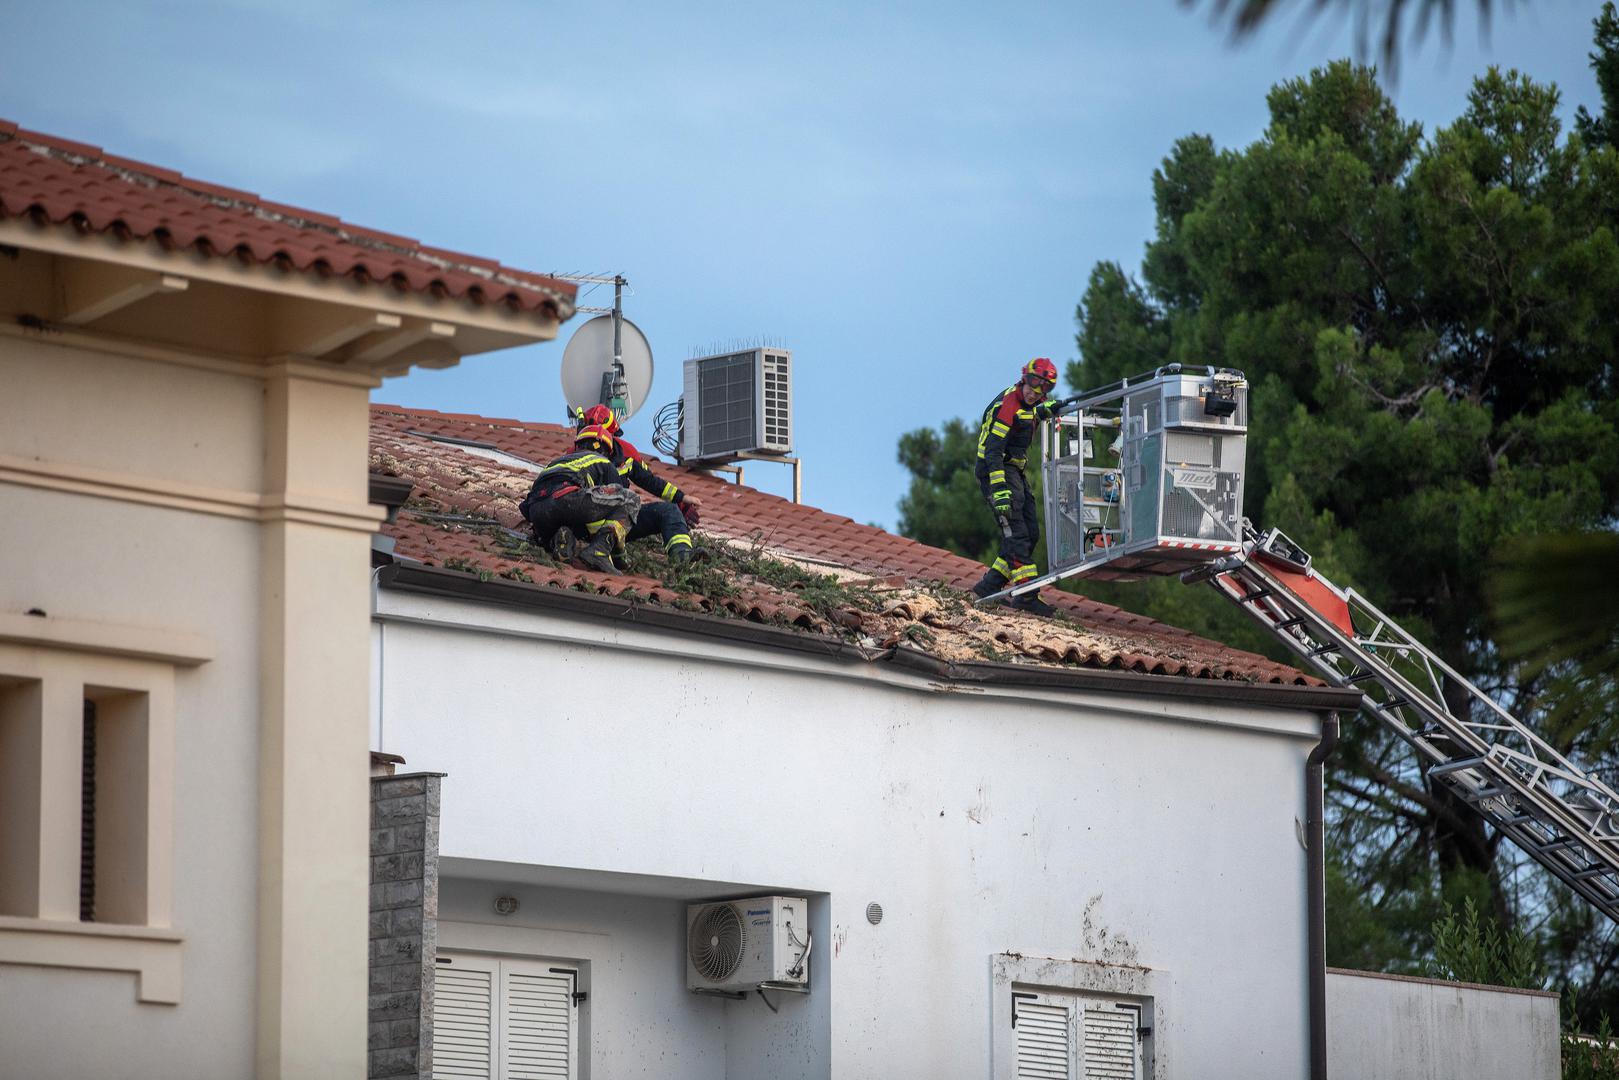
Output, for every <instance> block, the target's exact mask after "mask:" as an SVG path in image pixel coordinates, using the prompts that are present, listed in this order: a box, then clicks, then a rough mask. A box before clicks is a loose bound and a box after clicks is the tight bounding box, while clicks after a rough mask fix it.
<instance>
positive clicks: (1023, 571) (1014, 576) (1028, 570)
mask: <svg viewBox="0 0 1619 1080" xmlns="http://www.w3.org/2000/svg"><path fill="white" fill-rule="evenodd" d="M1039 572H1040V568H1039V567H1038V566H1036V565H1035V564H1034V563H1024V564H1023V565H1022V566H1019V567H1017V568H1016V569H1014V570H1013V571H1012V572H1011V574H1009V575H1007V576H1008V577H1010V578H1011V580H1012V584H1014V585H1016V584H1017V583H1018V582H1020V581H1028V580H1029V579H1030V578H1032V577H1034V576H1035V575H1036V574H1038V573H1039Z"/></svg>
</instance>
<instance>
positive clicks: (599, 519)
mask: <svg viewBox="0 0 1619 1080" xmlns="http://www.w3.org/2000/svg"><path fill="white" fill-rule="evenodd" d="M612 445H613V437H612V436H611V435H609V434H608V433H607V432H606V430H604V429H603V428H600V427H595V426H592V427H587V428H584V429H583V430H581V431H580V432H579V433H578V434H577V435H575V436H574V451H573V453H571V454H564V455H563V456H562V457H559V458H557V459H556V460H555V461H553V462H551V464H549V465H547V466H546V467H545V468H544V469H541V470H540V475H539V476H538V477H536V478H535V480H534V486H533V487H532V488H530V489H529V492H528V498H526V499H524V500H523V502H522V504H521V505H520V506H519V507H518V509H519V510H520V511H521V512H522V514H523V517H524V518H525V519H526V520H527V521H528V522H529V524H531V525H533V526H534V538H535V540H537V541H539V543H540V544H542V545H545V544H549V543H550V541H551V538H552V537H553V536H555V535H556V533H557V530H559V529H563V528H567V529H570V530H572V532H573V533H574V534H575V535H576V536H579V537H581V538H586V539H587V540H588V543H587V545H586V547H585V548H584V549H583V550H582V551H580V552H579V554H578V558H579V561H580V562H582V563H584V564H585V565H586V566H588V567H590V568H591V569H592V570H600V571H602V572H603V573H606V574H617V573H620V572H621V571H620V570H619V569H618V567H616V566H614V565H613V556H614V555H615V554H617V553H619V552H621V551H623V550H624V538H625V537H626V536H628V535H629V532H630V524H631V522H633V521H634V520H635V515H636V513H637V512H638V511H639V510H640V509H641V497H640V496H639V495H637V494H636V493H635V492H633V491H631V490H630V489H629V488H627V487H625V486H624V485H623V484H622V483H620V482H619V479H620V478H619V475H618V468H617V467H616V466H614V464H613V462H612V459H611V458H609V457H608V456H607V454H608V453H611V448H612Z"/></svg>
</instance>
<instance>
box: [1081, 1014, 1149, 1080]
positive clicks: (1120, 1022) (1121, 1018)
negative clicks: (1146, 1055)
mask: <svg viewBox="0 0 1619 1080" xmlns="http://www.w3.org/2000/svg"><path fill="white" fill-rule="evenodd" d="M1140 1022H1141V1020H1140V1014H1139V1013H1137V1012H1136V1011H1135V1010H1134V1009H1131V1008H1123V1007H1119V1006H1114V1005H1089V1004H1087V1005H1086V1006H1085V1021H1084V1027H1085V1080H1136V1027H1137V1025H1138V1024H1140Z"/></svg>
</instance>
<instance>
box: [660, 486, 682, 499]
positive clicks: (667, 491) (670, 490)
mask: <svg viewBox="0 0 1619 1080" xmlns="http://www.w3.org/2000/svg"><path fill="white" fill-rule="evenodd" d="M679 494H680V489H679V488H677V487H675V486H674V485H673V484H671V483H669V482H668V481H665V482H664V485H663V497H664V499H665V500H667V501H668V502H674V501H675V496H676V495H679Z"/></svg>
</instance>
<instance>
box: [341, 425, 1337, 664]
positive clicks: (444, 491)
mask: <svg viewBox="0 0 1619 1080" xmlns="http://www.w3.org/2000/svg"><path fill="white" fill-rule="evenodd" d="M570 449H572V434H571V432H570V431H569V430H568V429H566V428H564V427H562V426H560V425H555V424H538V423H524V422H521V421H517V420H505V419H494V418H489V417H481V416H470V415H464V414H449V413H438V412H431V411H427V410H414V409H403V408H398V407H395V406H388V405H376V406H373V407H372V411H371V469H372V471H373V472H374V473H381V474H384V475H389V476H397V477H401V478H405V479H408V480H409V481H411V484H412V490H411V497H410V499H409V501H408V502H407V503H406V505H405V507H404V508H402V509H401V511H400V512H399V514H398V515H397V518H396V520H394V521H393V522H391V523H390V524H388V525H385V526H384V527H383V532H384V533H385V534H386V535H388V536H390V537H392V538H393V540H394V542H395V558H396V559H397V560H399V561H401V562H407V563H408V562H417V563H421V564H424V565H428V566H437V567H442V568H444V569H448V570H453V571H461V572H463V573H465V574H468V575H469V576H472V577H475V578H482V579H483V580H493V579H495V578H501V579H505V580H507V581H511V582H518V583H526V584H529V585H532V586H535V587H550V588H560V589H569V590H577V591H581V592H587V593H596V594H599V595H605V596H613V597H618V598H621V599H626V600H630V601H633V602H637V603H645V604H650V605H659V606H663V607H668V608H671V609H675V610H684V611H700V612H705V613H708V614H713V615H721V616H729V617H734V618H741V619H747V620H749V621H752V622H756V623H765V624H774V625H780V626H790V627H794V628H796V629H798V630H799V631H800V632H803V633H813V634H821V635H827V636H831V637H837V638H840V639H842V640H845V641H850V642H853V643H856V644H860V645H865V646H870V647H881V648H893V647H896V646H906V647H908V648H912V649H917V650H921V651H923V652H925V653H927V654H929V655H931V656H934V657H936V658H938V659H939V660H941V661H944V662H947V663H958V662H972V661H982V660H992V661H1003V662H1011V663H1024V664H1039V665H1052V666H1069V667H1073V666H1079V667H1085V668H1096V669H1108V670H1119V671H1132V672H1139V673H1143V674H1152V675H1174V676H1186V677H1191V678H1200V679H1235V680H1242V681H1246V682H1261V683H1283V684H1298V685H1318V683H1317V680H1314V679H1311V678H1309V677H1308V676H1305V675H1303V674H1301V673H1300V672H1298V671H1295V670H1294V669H1292V668H1290V667H1287V666H1285V665H1283V664H1278V663H1276V662H1274V661H1272V660H1269V659H1267V658H1265V657H1262V656H1258V655H1256V654H1254V653H1248V652H1243V651H1241V650H1238V649H1232V648H1229V647H1227V646H1225V645H1221V644H1219V643H1217V642H1212V641H1208V640H1206V639H1204V638H1200V637H1197V636H1196V635H1194V634H1191V633H1189V632H1187V631H1185V630H1181V629H1179V628H1177V627H1173V626H1168V625H1166V624H1164V623H1161V622H1157V621H1156V620H1153V619H1149V618H1147V617H1145V616H1142V615H1135V614H1132V613H1130V612H1127V611H1124V610H1122V609H1120V608H1117V607H1114V606H1112V605H1109V604H1102V603H1098V602H1096V601H1093V600H1089V599H1086V598H1085V597H1083V596H1078V595H1075V594H1072V593H1064V592H1057V591H1049V592H1048V598H1049V599H1050V600H1051V602H1052V603H1053V604H1054V605H1055V606H1056V607H1057V608H1058V609H1059V610H1060V611H1061V613H1062V616H1063V617H1062V618H1060V619H1055V620H1053V619H1041V618H1038V617H1036V616H1032V615H1025V614H1023V613H1020V612H1014V611H1011V610H1009V609H1005V608H990V609H981V608H974V607H973V606H972V605H971V603H970V599H971V598H970V596H968V595H967V594H966V592H965V590H966V589H967V587H968V586H969V585H971V584H972V583H973V582H974V581H976V580H977V578H978V577H979V575H980V574H981V573H982V572H983V567H982V566H981V565H980V564H978V563H976V562H974V561H973V560H971V559H966V558H963V557H961V556H959V555H955V554H952V553H951V552H948V551H943V550H941V549H939V548H933V547H929V546H927V545H925V544H919V543H917V542H916V541H914V540H910V539H907V538H905V537H901V536H895V535H893V534H891V533H888V532H885V531H883V530H882V529H878V528H876V527H874V526H870V525H862V524H859V523H858V522H855V521H853V520H851V519H849V518H847V517H841V516H839V515H836V514H830V513H827V512H825V511H823V510H818V509H815V508H814V507H810V506H804V505H799V504H795V503H792V502H789V501H788V500H786V499H782V498H779V497H777V496H774V495H769V494H766V493H764V492H761V491H756V490H753V489H752V488H747V487H742V486H739V485H736V484H732V483H729V482H727V481H724V480H720V479H718V478H716V477H714V476H711V475H709V474H707V473H704V472H701V471H698V470H694V469H686V468H682V467H680V466H678V465H672V464H666V463H657V462H654V469H655V470H656V471H657V472H658V473H659V474H660V475H662V476H664V477H665V478H666V479H669V480H672V481H674V483H675V484H677V485H679V486H680V487H681V488H683V489H685V490H687V491H690V492H691V493H692V494H694V495H696V496H697V497H698V498H700V499H701V500H702V503H703V514H702V527H701V529H700V530H698V531H699V533H700V536H699V541H700V542H701V543H703V544H705V545H706V546H708V547H710V548H711V549H714V550H715V551H716V552H717V553H718V558H717V559H716V560H715V561H714V562H712V563H710V564H708V565H706V566H698V567H694V568H691V569H688V570H679V569H677V568H675V567H671V566H670V565H669V564H668V563H666V562H665V561H664V559H663V556H662V554H661V552H659V551H658V545H656V544H653V543H643V544H632V545H631V546H630V553H631V562H630V566H629V572H628V573H626V574H625V575H623V576H615V575H609V574H601V573H596V572H594V571H589V570H583V569H580V568H578V567H576V566H572V565H559V564H557V563H556V561H555V560H553V559H552V558H551V557H550V556H549V555H548V554H547V553H545V552H544V551H541V550H540V549H538V548H536V547H534V546H533V545H532V544H529V543H528V542H527V539H526V538H527V527H526V524H525V523H524V522H523V520H522V518H521V515H519V513H518V510H517V505H518V503H519V502H520V501H521V500H522V498H523V496H524V495H526V494H527V493H528V489H529V486H530V485H531V484H532V482H533V478H534V475H535V474H536V472H537V471H538V469H539V467H540V466H541V465H543V464H545V463H547V462H549V461H551V460H553V459H555V458H556V457H559V456H561V455H562V454H564V453H566V452H568V451H569V450H570Z"/></svg>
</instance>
